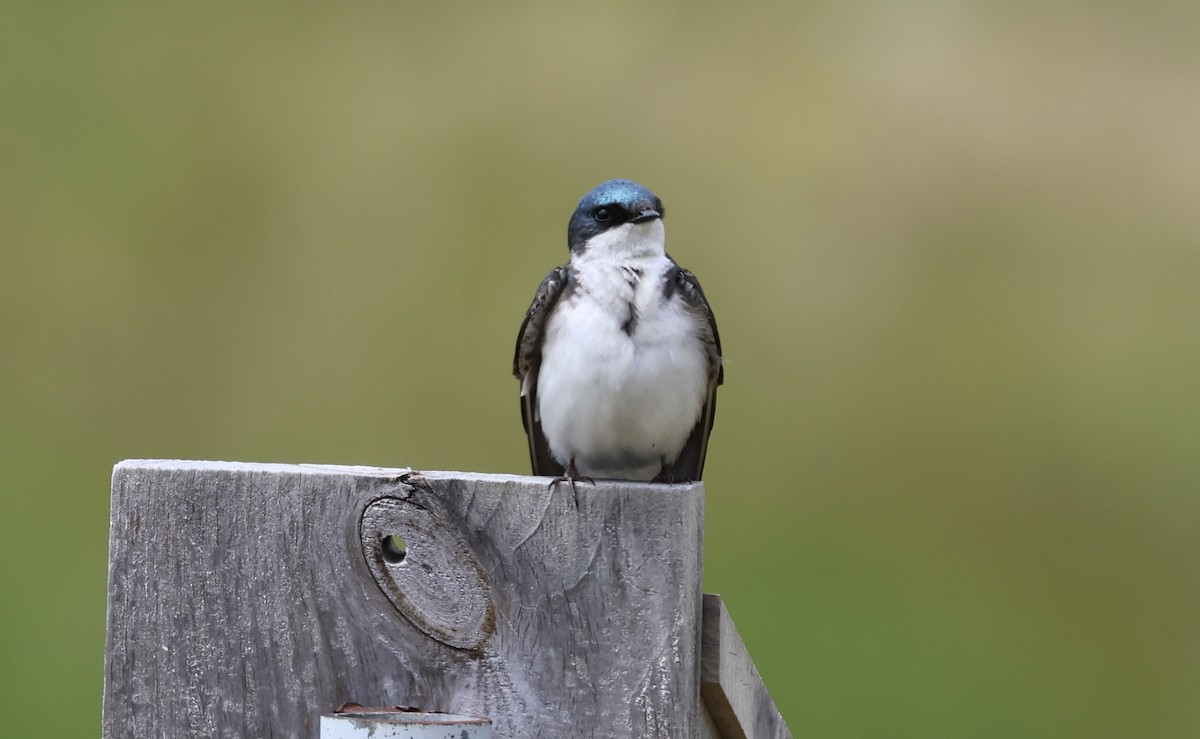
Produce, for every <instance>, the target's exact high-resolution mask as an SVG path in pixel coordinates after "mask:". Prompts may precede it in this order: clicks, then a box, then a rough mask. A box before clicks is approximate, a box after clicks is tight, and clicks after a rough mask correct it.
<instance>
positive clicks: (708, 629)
mask: <svg viewBox="0 0 1200 739" xmlns="http://www.w3.org/2000/svg"><path fill="white" fill-rule="evenodd" d="M701 645H702V646H701V654H702V657H701V662H700V692H701V694H702V695H703V696H704V705H705V708H706V709H707V713H708V716H709V717H711V720H712V723H713V724H715V726H716V728H717V730H718V731H719V734H718V736H720V737H721V739H791V736H792V733H791V731H789V730H788V727H787V724H786V723H785V722H784V720H783V716H782V715H781V714H780V713H779V709H777V708H776V707H775V701H773V700H771V695H770V694H769V693H768V692H767V688H766V686H765V685H764V684H763V681H762V678H761V677H760V676H759V674H758V669H757V668H755V667H754V661H753V660H751V659H750V653H749V652H748V651H747V650H746V645H745V644H744V643H743V642H742V637H741V636H739V635H738V632H737V628H735V627H734V625H733V619H732V618H731V617H730V616H729V610H728V609H726V608H725V603H724V602H723V601H722V600H721V596H719V595H712V594H709V593H705V594H704V622H703V637H702V642H701Z"/></svg>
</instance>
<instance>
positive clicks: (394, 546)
mask: <svg viewBox="0 0 1200 739" xmlns="http://www.w3.org/2000/svg"><path fill="white" fill-rule="evenodd" d="M380 546H381V547H382V549H383V561H384V562H387V563H388V564H390V565H398V564H400V563H401V562H403V561H404V558H405V557H407V556H408V544H406V543H404V537H402V536H400V535H399V534H392V535H390V536H385V537H383V541H382V542H381V543H380Z"/></svg>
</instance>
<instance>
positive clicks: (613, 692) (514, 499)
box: [103, 460, 704, 737]
mask: <svg viewBox="0 0 1200 739" xmlns="http://www.w3.org/2000/svg"><path fill="white" fill-rule="evenodd" d="M406 473H408V471H407V470H402V469H378V468H365V467H333V466H314V465H265V464H237V463H217V462H184V461H161V460H158V461H156V460H148V461H128V462H123V463H121V464H119V465H117V467H116V469H115V470H114V474H113V486H112V521H111V530H110V553H109V602H108V631H107V643H106V654H105V679H104V717H103V734H104V736H106V737H127V736H138V737H158V736H169V737H188V736H202V737H225V736H229V737H256V736H257V737H311V736H316V735H317V731H318V717H319V715H320V714H321V713H328V712H330V711H332V710H333V709H334V708H336V707H337V706H338V705H340V704H341V703H343V702H346V701H355V702H358V703H362V704H365V705H396V704H400V705H411V706H417V707H420V708H423V709H427V710H438V711H449V712H454V713H459V714H465V715H477V716H489V717H491V718H492V719H493V720H494V721H495V725H496V730H497V735H498V736H502V737H570V736H611V737H626V736H627V737H692V736H697V735H700V733H701V731H702V730H703V728H702V727H703V724H702V717H701V712H700V710H699V707H700V704H699V670H700V667H699V663H700V655H699V650H700V644H699V634H700V618H701V593H700V582H701V548H702V541H701V539H702V529H703V511H704V497H703V492H704V491H703V486H702V485H700V484H693V485H672V486H664V485H650V484H648V483H626V482H603V481H602V482H599V483H597V484H596V485H595V486H594V487H593V486H591V485H580V486H579V488H578V493H577V494H573V493H572V490H571V488H570V486H569V485H559V486H558V487H557V488H556V489H554V490H550V489H548V488H547V485H546V483H547V480H546V479H545V478H531V477H521V476H510V475H481V474H473V473H456V472H436V473H435V472H429V473H423V474H420V475H408V474H406ZM391 534H397V535H400V536H401V537H403V539H404V542H405V544H406V545H407V551H406V554H405V556H404V558H403V560H402V561H396V560H397V557H396V556H394V552H393V553H392V555H393V556H389V554H388V552H385V551H384V549H383V547H382V539H383V537H384V536H387V535H391Z"/></svg>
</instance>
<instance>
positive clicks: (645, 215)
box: [629, 208, 662, 223]
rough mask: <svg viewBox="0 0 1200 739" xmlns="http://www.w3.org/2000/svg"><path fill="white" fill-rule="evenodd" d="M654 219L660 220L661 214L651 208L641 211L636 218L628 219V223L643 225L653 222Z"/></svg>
mask: <svg viewBox="0 0 1200 739" xmlns="http://www.w3.org/2000/svg"><path fill="white" fill-rule="evenodd" d="M655 218H662V213H659V212H658V211H657V210H655V209H653V208H644V209H642V210H641V211H639V212H638V214H637V215H636V216H634V217H633V218H630V219H629V222H630V223H645V222H646V221H653V220H654V219H655Z"/></svg>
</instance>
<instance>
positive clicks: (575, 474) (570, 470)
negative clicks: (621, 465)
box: [550, 457, 596, 493]
mask: <svg viewBox="0 0 1200 739" xmlns="http://www.w3.org/2000/svg"><path fill="white" fill-rule="evenodd" d="M563 473H564V474H562V475H559V476H558V477H556V478H554V479H553V480H551V481H550V489H551V490H553V489H554V488H556V487H558V484H559V483H560V482H569V483H571V492H572V493H578V492H579V491H577V490H576V489H575V483H576V482H589V483H591V484H592V485H593V486H594V485H595V484H596V481H595V480H593V479H592V478H590V477H584V476H583V475H581V474H579V468H578V467H576V466H575V458H574V457H571V461H569V462H567V468H566V469H565V470H563Z"/></svg>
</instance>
